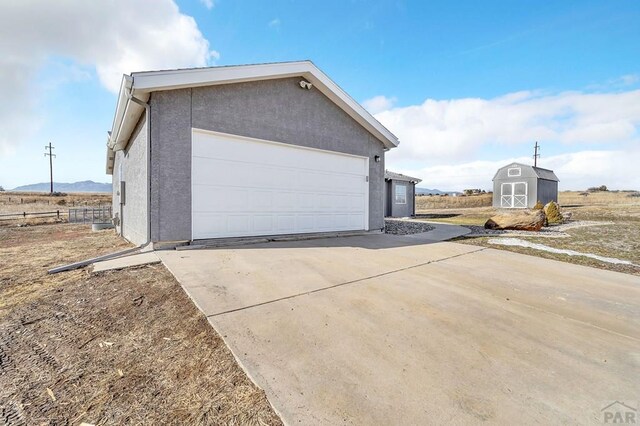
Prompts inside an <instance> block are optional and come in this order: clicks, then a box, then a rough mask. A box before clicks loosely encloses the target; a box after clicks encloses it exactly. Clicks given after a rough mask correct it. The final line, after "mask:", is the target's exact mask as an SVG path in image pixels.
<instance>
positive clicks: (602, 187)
mask: <svg viewBox="0 0 640 426" xmlns="http://www.w3.org/2000/svg"><path fill="white" fill-rule="evenodd" d="M608 190H609V189H608V188H607V185H600V186H592V187H591V188H589V189H587V191H589V192H606V191H608Z"/></svg>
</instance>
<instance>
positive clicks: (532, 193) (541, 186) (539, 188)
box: [493, 163, 558, 208]
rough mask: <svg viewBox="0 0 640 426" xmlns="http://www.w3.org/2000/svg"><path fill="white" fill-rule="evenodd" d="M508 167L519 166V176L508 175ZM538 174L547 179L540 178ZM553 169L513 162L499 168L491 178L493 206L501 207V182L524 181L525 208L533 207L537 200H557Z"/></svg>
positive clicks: (544, 202) (545, 201)
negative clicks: (525, 187) (525, 189)
mask: <svg viewBox="0 0 640 426" xmlns="http://www.w3.org/2000/svg"><path fill="white" fill-rule="evenodd" d="M510 168H520V171H521V174H520V176H509V169H510ZM539 174H542V175H543V176H544V177H548V178H549V179H545V178H541V177H540V176H539ZM550 179H557V178H556V176H555V174H554V173H553V171H551V170H546V169H541V168H535V169H534V168H533V167H532V166H528V165H526V164H519V163H514V164H510V165H508V166H505V167H502V168H500V169H499V170H498V171H497V173H496V175H495V177H494V178H493V207H495V208H501V207H502V205H501V197H502V184H503V183H514V182H524V183H526V184H527V208H533V207H534V206H535V205H536V203H537V202H538V200H539V201H540V202H542V203H543V204H546V203H548V202H549V201H558V182H557V181H556V180H550Z"/></svg>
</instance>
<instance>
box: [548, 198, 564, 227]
mask: <svg viewBox="0 0 640 426" xmlns="http://www.w3.org/2000/svg"><path fill="white" fill-rule="evenodd" d="M544 213H545V215H547V221H548V222H549V223H562V222H563V220H564V218H563V217H562V213H560V207H559V206H558V203H556V202H553V201H550V202H549V203H547V205H546V206H544Z"/></svg>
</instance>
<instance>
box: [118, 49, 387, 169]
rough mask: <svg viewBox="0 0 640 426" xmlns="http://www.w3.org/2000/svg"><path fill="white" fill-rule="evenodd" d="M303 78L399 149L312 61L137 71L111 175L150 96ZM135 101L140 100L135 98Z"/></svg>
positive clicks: (128, 85)
mask: <svg viewBox="0 0 640 426" xmlns="http://www.w3.org/2000/svg"><path fill="white" fill-rule="evenodd" d="M287 77H301V78H304V79H305V80H307V81H309V82H310V83H312V84H313V87H314V88H316V89H318V90H319V91H320V92H322V93H323V94H324V95H325V96H326V97H327V98H329V99H330V100H331V101H332V102H333V103H335V104H336V105H337V106H338V107H340V108H341V109H342V110H343V111H345V112H346V113H347V114H348V115H349V116H351V117H352V118H353V119H354V120H355V121H356V122H357V123H358V124H360V125H361V126H362V127H364V128H365V129H366V130H367V131H369V133H371V134H372V135H373V136H374V137H376V138H377V139H378V140H380V141H381V142H382V143H383V145H384V146H385V148H387V149H391V148H395V147H396V146H398V144H399V141H398V138H397V137H396V136H395V135H394V134H393V133H391V132H390V131H389V130H388V129H387V128H386V127H384V126H383V125H382V124H381V123H380V122H379V121H378V120H376V119H375V118H374V117H373V115H371V114H370V113H369V112H368V111H367V110H365V109H364V107H362V105H360V104H359V103H358V102H356V101H355V100H354V99H353V98H351V97H350V96H349V95H348V94H347V93H346V92H345V91H344V90H342V89H341V88H340V86H338V85H337V84H336V83H334V82H333V81H332V80H331V79H330V78H329V77H328V76H327V75H326V74H324V73H323V72H322V71H320V69H318V67H316V66H315V64H313V62H311V61H299V62H279V63H270V64H257V65H237V66H221V67H207V68H191V69H176V70H165V71H144V72H134V73H132V74H131V75H124V76H123V78H122V83H121V85H120V93H119V95H118V103H117V106H116V112H115V116H114V119H113V124H112V128H111V131H110V132H109V138H108V141H107V173H112V171H113V151H117V150H120V149H123V148H125V147H126V144H127V143H128V141H129V138H130V136H131V133H132V132H133V128H134V127H135V124H136V123H137V122H138V119H139V117H140V115H141V114H142V113H143V111H144V106H143V105H141V104H140V103H139V102H136V99H137V100H139V101H142V102H143V103H144V102H147V101H148V99H149V94H150V93H151V92H154V91H159V90H172V89H181V88H188V87H201V86H212V85H218V84H232V83H241V82H247V81H257V80H271V79H279V78H287ZM132 98H136V99H133V100H132Z"/></svg>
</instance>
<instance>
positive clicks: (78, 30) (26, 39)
mask: <svg viewBox="0 0 640 426" xmlns="http://www.w3.org/2000/svg"><path fill="white" fill-rule="evenodd" d="M638 22H640V2H639V1H637V0H616V1H589V0H584V1H579V0H574V1H563V2H559V1H550V2H540V1H539V0H538V1H535V2H534V1H529V0H503V1H477V0H468V1H465V0H459V1H456V2H451V1H426V0H423V1H400V0H396V1H364V0H351V1H346V0H336V1H323V2H311V1H293V0H283V1H280V0H271V1H269V2H264V1H261V0H256V1H233V0H192V1H173V0H126V1H125V0H104V1H99V2H94V1H84V0H60V1H56V2H51V1H47V0H42V1H31V0H4V1H3V2H2V4H1V5H0V186H3V187H4V188H5V189H9V188H14V187H16V186H19V185H24V184H29V183H36V182H45V181H47V180H48V177H49V170H48V159H47V158H46V157H45V156H44V146H45V145H46V144H48V143H49V142H52V143H53V145H54V146H55V150H54V153H55V154H56V155H57V156H56V158H55V159H54V179H55V180H56V181H59V182H74V181H80V180H94V181H98V182H108V181H110V176H108V175H106V174H105V157H106V151H105V149H106V148H105V145H106V141H107V130H110V128H111V123H112V120H113V114H114V111H115V103H116V97H117V91H118V87H119V84H120V80H121V78H122V74H123V73H127V74H128V73H131V72H133V71H142V70H153V69H166V68H180V67H193V66H216V65H236V64H250V63H263V62H277V61H291V60H302V59H310V60H312V61H313V62H314V63H315V64H316V65H317V66H318V67H319V68H320V69H322V70H323V71H324V72H325V73H326V74H327V75H329V77H330V78H332V79H333V80H334V81H335V82H336V83H337V84H338V85H340V86H341V87H342V88H343V89H344V90H345V91H346V92H347V93H349V94H350V95H351V96H352V97H353V98H354V99H355V100H357V101H359V102H360V103H362V105H364V106H365V108H367V109H368V110H369V111H370V112H371V113H372V114H374V116H375V117H376V118H377V119H378V120H379V121H380V122H381V123H383V124H384V125H385V126H386V127H387V128H388V129H389V130H391V131H392V132H393V133H394V134H395V135H396V136H398V138H399V139H400V145H399V147H398V148H396V149H393V150H391V151H389V152H388V153H387V155H386V167H387V168H388V169H389V170H393V171H396V172H401V173H405V174H409V175H412V176H416V177H419V178H421V179H422V180H423V182H422V183H421V184H420V186H421V187H425V188H438V189H441V190H462V189H465V188H480V189H490V188H491V179H492V177H493V175H494V173H495V171H496V170H497V169H498V168H499V167H501V166H503V165H506V164H507V163H510V162H513V161H520V162H523V163H526V164H529V163H531V162H532V155H533V145H534V143H535V142H536V141H537V142H538V143H539V144H540V145H541V147H542V148H541V158H540V159H539V166H541V167H545V168H551V169H553V170H555V172H556V174H557V175H558V177H559V178H560V189H561V190H580V189H585V188H587V187H591V186H600V185H606V186H608V187H609V188H611V189H640V174H638V173H636V171H635V165H636V163H637V162H638V161H639V160H640V25H638Z"/></svg>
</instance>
